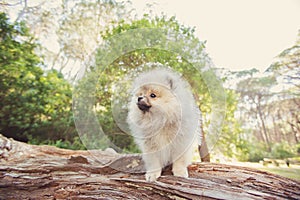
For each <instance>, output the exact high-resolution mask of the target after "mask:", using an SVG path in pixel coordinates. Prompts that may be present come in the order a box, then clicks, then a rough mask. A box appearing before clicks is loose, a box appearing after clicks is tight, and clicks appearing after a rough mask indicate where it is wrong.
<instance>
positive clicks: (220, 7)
mask: <svg viewBox="0 0 300 200" xmlns="http://www.w3.org/2000/svg"><path fill="white" fill-rule="evenodd" d="M132 2H133V6H134V7H135V8H136V9H137V11H138V13H140V14H141V13H143V12H144V11H145V10H147V7H146V5H147V3H151V4H153V6H152V10H153V12H154V13H155V14H158V15H160V14H161V13H164V14H166V15H167V16H174V15H175V16H176V18H177V20H178V21H179V22H180V23H182V24H184V25H187V26H190V27H195V29H196V36H197V37H198V38H199V39H200V40H201V41H205V40H206V41H207V43H206V51H207V52H208V54H209V56H210V57H211V58H212V60H213V63H214V65H215V66H217V67H224V68H228V69H230V70H246V69H251V68H257V69H259V70H260V71H261V72H263V71H265V70H266V69H267V68H268V67H269V66H270V65H271V63H272V61H274V58H275V57H276V56H277V55H278V54H279V53H280V52H282V51H283V50H284V49H286V48H289V47H291V46H293V45H294V44H295V42H296V39H297V35H298V30H300V0H226V1H225V0H184V1H180V0H152V1H150V0H132Z"/></svg>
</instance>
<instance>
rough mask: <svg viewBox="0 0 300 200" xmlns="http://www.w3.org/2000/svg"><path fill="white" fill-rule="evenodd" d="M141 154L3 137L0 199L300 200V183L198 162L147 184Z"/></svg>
mask: <svg viewBox="0 0 300 200" xmlns="http://www.w3.org/2000/svg"><path fill="white" fill-rule="evenodd" d="M142 171H143V162H142V161H141V159H140V157H139V156H138V155H119V154H114V153H109V152H105V151H71V150H63V149H58V148H55V147H50V146H33V145H28V144H24V143H20V142H16V141H14V140H11V139H7V138H5V137H3V136H1V135H0V199H155V200H158V199H300V183H299V182H297V181H294V180H291V179H287V178H284V177H281V176H277V175H273V174H270V173H267V172H262V171H258V170H255V169H250V168H244V167H236V166H229V165H223V164H213V163H194V164H193V165H191V166H190V167H189V173H190V178H188V179H185V178H179V177H174V176H172V175H170V174H171V172H170V167H169V168H167V169H165V171H164V175H163V176H162V177H161V178H159V179H158V181H157V182H153V183H149V182H146V181H145V180H144V174H143V173H142Z"/></svg>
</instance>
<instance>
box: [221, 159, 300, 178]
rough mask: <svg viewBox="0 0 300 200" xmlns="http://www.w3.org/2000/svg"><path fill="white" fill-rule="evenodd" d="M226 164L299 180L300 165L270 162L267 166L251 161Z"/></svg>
mask: <svg viewBox="0 0 300 200" xmlns="http://www.w3.org/2000/svg"><path fill="white" fill-rule="evenodd" d="M226 164H231V165H237V166H243V167H250V168H255V169H259V170H262V171H267V172H270V173H273V174H277V175H280V176H283V177H286V178H290V179H294V180H297V181H300V165H290V167H287V166H286V165H280V166H278V167H276V166H274V165H272V164H269V165H268V166H263V165H262V164H261V163H252V162H230V163H226Z"/></svg>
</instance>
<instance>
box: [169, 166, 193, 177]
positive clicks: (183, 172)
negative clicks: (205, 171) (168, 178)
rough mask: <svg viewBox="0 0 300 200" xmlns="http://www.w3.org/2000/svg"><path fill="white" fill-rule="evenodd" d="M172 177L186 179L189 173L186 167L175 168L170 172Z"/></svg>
mask: <svg viewBox="0 0 300 200" xmlns="http://www.w3.org/2000/svg"><path fill="white" fill-rule="evenodd" d="M172 171H173V174H174V176H180V177H184V178H188V177H189V173H188V170H187V168H186V167H181V168H175V169H173V170H172Z"/></svg>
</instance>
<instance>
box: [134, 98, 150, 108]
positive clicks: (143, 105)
mask: <svg viewBox="0 0 300 200" xmlns="http://www.w3.org/2000/svg"><path fill="white" fill-rule="evenodd" d="M137 106H138V107H139V109H140V110H141V111H143V112H148V111H149V109H150V108H151V105H149V104H147V99H145V98H144V97H138V102H137Z"/></svg>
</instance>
